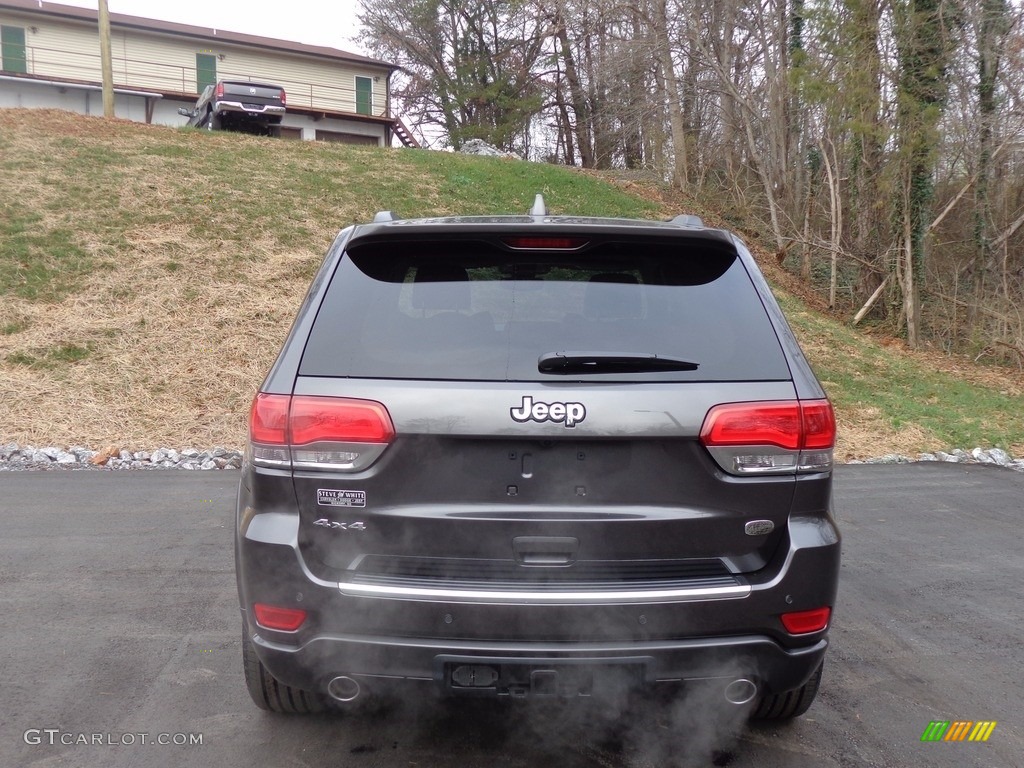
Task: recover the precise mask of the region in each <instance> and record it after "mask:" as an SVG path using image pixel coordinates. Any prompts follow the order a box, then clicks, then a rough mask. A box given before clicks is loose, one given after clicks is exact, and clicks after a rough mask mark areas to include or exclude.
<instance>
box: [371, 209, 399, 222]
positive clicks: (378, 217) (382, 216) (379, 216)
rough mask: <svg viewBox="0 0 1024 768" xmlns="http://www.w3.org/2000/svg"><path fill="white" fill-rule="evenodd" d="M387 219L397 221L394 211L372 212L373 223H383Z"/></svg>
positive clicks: (387, 220)
mask: <svg viewBox="0 0 1024 768" xmlns="http://www.w3.org/2000/svg"><path fill="white" fill-rule="evenodd" d="M389 221H398V216H396V215H395V212H394V211H377V212H376V213H375V214H373V223H374V224H384V223H386V222H389Z"/></svg>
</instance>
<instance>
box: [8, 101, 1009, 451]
mask: <svg viewBox="0 0 1024 768" xmlns="http://www.w3.org/2000/svg"><path fill="white" fill-rule="evenodd" d="M538 191H541V192H544V194H545V197H546V199H547V201H548V205H549V206H550V207H551V208H552V210H555V211H558V212H564V213H577V214H594V215H613V216H666V215H668V214H669V213H676V212H679V211H680V210H682V209H684V208H685V209H687V210H690V211H693V210H694V208H695V206H694V205H692V204H687V203H685V202H680V201H678V200H676V201H666V199H665V198H664V197H663V191H659V190H655V189H649V188H644V187H639V186H636V185H627V187H625V188H623V187H621V186H614V185H611V184H608V183H605V182H604V181H602V180H601V179H600V178H597V177H595V176H593V175H590V174H583V173H579V172H575V171H572V170H568V169H563V168H557V167H554V166H547V165H538V164H531V163H522V162H518V161H510V160H498V159H490V158H471V157H463V156H457V155H451V154H442V153H433V152H423V151H409V150H379V149H368V148H358V147H345V146H338V145H328V144H320V143H316V144H313V143H303V142H295V143H291V142H283V141H279V140H272V139H261V138H256V137H249V136H240V135H232V134H212V135H211V134H207V133H203V132H198V131H190V130H174V129H168V128H162V127H156V126H143V125H137V124H132V123H126V122H122V121H113V122H107V121H104V120H101V119H99V118H88V117H82V116H77V115H70V114H67V113H61V112H51V111H25V110H0V402H2V403H3V407H2V408H0V443H3V442H9V441H16V442H21V443H33V444H36V445H40V444H50V443H56V444H64V445H69V444H82V445H91V446H95V447H100V446H106V445H111V444H113V445H118V446H122V447H136V448H151V447H154V446H157V445H171V446H178V447H184V446H189V445H194V446H200V447H208V446H212V445H216V444H222V445H229V446H238V445H241V444H242V442H243V439H244V423H245V416H246V412H247V408H248V403H249V400H250V398H251V396H252V394H253V392H254V390H255V388H256V386H257V385H258V384H259V381H260V379H261V377H262V376H263V374H264V373H265V371H266V370H267V368H268V366H269V365H270V362H271V361H272V358H273V356H274V354H275V353H276V350H277V347H278V345H279V344H280V342H281V340H282V339H283V336H284V334H285V332H286V331H287V327H288V325H289V323H290V320H291V317H292V314H293V313H294V311H295V309H296V307H297V305H298V301H299V298H300V297H301V295H302V293H303V291H304V290H305V288H306V285H307V284H308V282H309V279H310V277H311V276H312V274H313V272H314V271H315V269H316V267H317V265H318V264H319V262H320V260H321V258H322V256H323V253H324V251H325V250H326V248H327V246H328V245H329V244H330V242H331V240H332V239H333V237H334V235H335V234H336V233H337V231H338V230H339V229H340V228H341V227H343V226H346V225H347V224H350V223H353V222H356V221H363V220H366V219H368V218H369V217H370V216H372V215H373V213H374V212H375V211H377V210H380V209H386V208H388V209H393V210H395V211H396V212H398V213H400V214H401V215H403V216H410V217H411V216H426V215H435V214H447V213H503V212H519V211H524V212H525V210H526V209H527V208H528V207H529V204H530V202H531V201H532V198H533V195H534V194H535V193H536V192H538ZM696 212H698V213H701V214H703V215H705V216H707V217H708V218H710V219H712V220H713V219H714V216H713V214H711V213H709V212H707V211H701V210H696ZM776 278H777V280H779V281H781V282H782V283H783V284H785V276H784V275H776ZM780 297H781V298H782V300H783V302H784V305H785V307H786V309H787V313H788V314H789V315H790V318H791V320H792V321H793V322H794V326H795V327H796V329H797V333H798V335H800V336H801V339H802V341H803V342H804V344H805V347H806V349H807V351H808V353H809V356H810V357H811V359H812V363H813V364H814V365H815V367H816V368H817V370H818V371H819V373H820V374H821V377H822V379H823V380H824V381H825V383H826V387H827V388H828V390H829V392H830V394H831V396H832V397H833V399H834V400H835V402H836V404H837V406H838V408H839V415H840V426H841V429H842V439H841V443H840V449H839V454H840V457H841V458H850V457H853V456H861V455H869V454H878V453H883V452H886V451H889V450H902V451H904V452H914V451H917V450H923V449H935V448H950V447H954V446H964V447H973V446H974V445H999V446H1002V447H1004V448H1008V449H1010V450H1011V451H1012V452H1014V453H1016V454H1020V453H1024V421H1022V418H1024V417H1022V416H1021V414H1022V413H1024V394H1022V392H1024V387H1022V380H1021V378H1020V377H1019V376H1016V375H1014V374H1013V373H1011V372H1004V371H987V370H983V369H974V368H971V367H967V368H964V367H963V366H961V365H957V364H954V363H953V362H952V361H949V360H947V359H946V358H942V357H941V356H934V355H933V356H928V355H916V356H910V355H906V354H904V353H902V351H901V349H900V348H899V347H895V346H891V345H885V344H879V343H876V342H874V341H872V340H871V339H868V338H866V337H864V336H861V335H859V334H856V333H853V332H851V331H850V330H848V329H847V328H845V327H843V326H842V325H841V324H838V323H836V322H834V321H832V320H829V319H827V318H825V317H823V316H822V315H820V314H818V313H816V312H814V311H812V310H810V309H808V308H807V306H806V305H804V304H803V303H801V302H800V301H799V300H797V299H796V298H795V297H794V296H793V295H791V294H789V293H787V292H786V291H785V290H784V289H781V290H780Z"/></svg>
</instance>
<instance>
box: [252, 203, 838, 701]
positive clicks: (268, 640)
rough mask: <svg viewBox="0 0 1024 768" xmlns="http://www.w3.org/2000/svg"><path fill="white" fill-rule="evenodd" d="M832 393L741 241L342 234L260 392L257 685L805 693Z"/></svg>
mask: <svg viewBox="0 0 1024 768" xmlns="http://www.w3.org/2000/svg"><path fill="white" fill-rule="evenodd" d="M834 440H835V420H834V416H833V411H832V407H831V405H830V404H829V401H828V400H827V399H826V396H825V393H824V391H823V390H822V388H821V386H820V384H819V383H818V382H817V380H816V379H815V377H814V375H813V373H812V372H811V369H810V367H809V366H808V363H807V361H806V359H805V358H804V356H803V354H802V353H801V351H800V349H799V347H798V346H797V343H796V340H795V339H794V337H793V333H792V331H791V330H790V328H789V326H788V325H787V323H786V321H785V319H784V318H783V316H782V312H781V311H780V309H779V307H778V304H777V303H776V302H775V300H774V298H773V297H772V295H771V293H770V291H769V289H768V286H767V284H766V282H765V280H764V278H763V276H762V275H761V273H760V271H759V270H758V268H757V266H756V265H755V263H754V260H753V258H752V257H751V255H750V253H749V252H748V251H747V249H746V248H745V247H744V245H743V244H742V243H741V242H740V241H739V240H738V239H737V238H736V237H735V236H734V235H732V234H730V233H729V232H726V231H723V230H719V229H710V228H706V227H704V226H703V224H702V223H701V221H700V220H699V219H697V218H696V217H693V216H680V217H677V218H676V219H673V220H672V221H668V222H659V221H636V220H627V219H602V218H586V217H578V216H557V215H550V214H548V212H547V211H546V209H545V207H544V203H543V200H542V199H540V197H539V196H538V200H537V201H536V202H535V203H534V206H533V209H532V210H531V211H530V213H529V214H527V215H525V216H489V217H476V216H474V217H450V218H437V219H421V220H400V219H397V218H395V217H394V216H393V215H392V214H390V213H388V212H384V213H380V214H378V215H377V216H376V217H375V219H374V221H373V223H371V224H366V225H361V226H355V227H349V228H347V229H345V230H343V231H342V232H341V233H340V234H339V235H338V237H337V239H336V240H335V242H334V244H333V245H332V246H331V249H330V251H329V252H328V254H327V257H326V259H325V260H324V263H323V265H322V267H321V268H320V271H319V273H318V274H317V276H316V278H315V279H314V281H313V284H312V286H311V287H310V289H309V292H308V294H307V296H306V298H305V300H304V302H303V304H302V306H301V308H300V310H299V313H298V317H297V318H296V320H295V323H294V326H293V327H292V329H291V332H290V334H289V336H288V338H287V340H286V341H285V343H284V347H283V349H282V350H281V352H280V355H279V356H278V358H277V361H276V363H275V364H274V366H273V368H272V369H271V371H270V373H269V374H268V376H267V378H266V381H265V382H264V383H263V386H262V388H261V389H260V392H259V394H258V395H257V396H256V398H255V400H254V402H253V405H252V412H251V420H250V437H249V446H248V451H247V457H246V461H245V465H244V467H243V472H242V480H241V485H240V489H239V495H238V511H237V524H236V535H235V554H236V568H237V578H238V594H239V599H240V604H241V611H242V623H243V628H244V629H243V657H244V666H245V675H246V681H247V684H248V688H249V692H250V693H251V694H252V697H253V699H254V701H255V702H256V704H257V705H258V706H260V707H262V708H264V709H269V710H273V711H279V712H307V711H318V710H320V709H322V708H324V707H325V706H327V705H329V704H332V703H339V702H353V701H357V700H359V699H360V698H361V696H362V695H363V694H365V693H367V692H374V691H381V690H383V689H385V688H394V687H399V688H401V687H404V688H405V689H410V688H416V687H417V686H418V687H419V688H421V689H424V690H430V691H435V692H440V693H442V694H445V695H452V696H494V697H529V696H541V697H543V696H551V697H575V696H589V695H594V696H599V695H601V694H602V692H604V691H607V690H611V689H612V688H614V687H620V688H621V687H622V686H624V685H625V686H628V687H630V688H631V689H632V688H638V689H647V690H656V689H664V688H666V687H668V688H672V689H676V688H684V689H685V688H686V687H687V686H689V685H696V684H698V682H699V683H700V684H701V685H703V686H707V685H709V684H710V685H713V686H716V687H717V688H719V690H720V695H721V696H722V697H724V698H725V699H726V700H728V701H730V702H733V703H734V704H737V705H747V707H748V708H749V711H750V714H751V715H752V716H754V717H758V718H790V717H794V716H796V715H799V714H802V713H803V712H804V711H805V710H806V709H807V707H808V706H810V703H811V701H812V700H813V699H814V696H815V693H816V692H817V689H818V684H819V681H820V679H821V669H822V661H823V658H824V655H825V649H826V646H827V638H826V633H827V630H828V626H829V620H830V618H831V612H832V607H833V604H834V601H835V596H836V580H837V576H838V571H839V548H840V544H839V533H838V531H837V529H836V525H835V521H834V520H833V518H832V513H831V498H832V453H833V446H834Z"/></svg>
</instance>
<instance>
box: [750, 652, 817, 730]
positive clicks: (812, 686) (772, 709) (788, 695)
mask: <svg viewBox="0 0 1024 768" xmlns="http://www.w3.org/2000/svg"><path fill="white" fill-rule="evenodd" d="M824 667H825V662H824V661H823V662H822V663H821V664H819V665H818V668H817V669H816V670H815V671H814V674H813V675H811V679H810V680H808V681H807V682H806V683H804V684H803V685H802V686H800V687H799V688H797V689H795V690H792V691H785V692H783V693H773V694H769V695H766V696H762V697H761V699H760V701H758V703H757V708H756V709H755V710H754V711H753V713H752V714H751V715H750V719H751V720H792V719H793V718H794V717H800V715H802V714H803V713H804V712H806V711H807V710H808V709H810V706H811V704H812V703H813V702H814V697H815V696H817V695H818V687H819V686H820V685H821V672H822V670H823V669H824Z"/></svg>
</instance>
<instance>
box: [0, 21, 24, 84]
mask: <svg viewBox="0 0 1024 768" xmlns="http://www.w3.org/2000/svg"><path fill="white" fill-rule="evenodd" d="M0 61H2V62H3V70H4V72H20V73H22V74H28V60H27V58H26V57H25V28H24V27H7V26H0Z"/></svg>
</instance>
